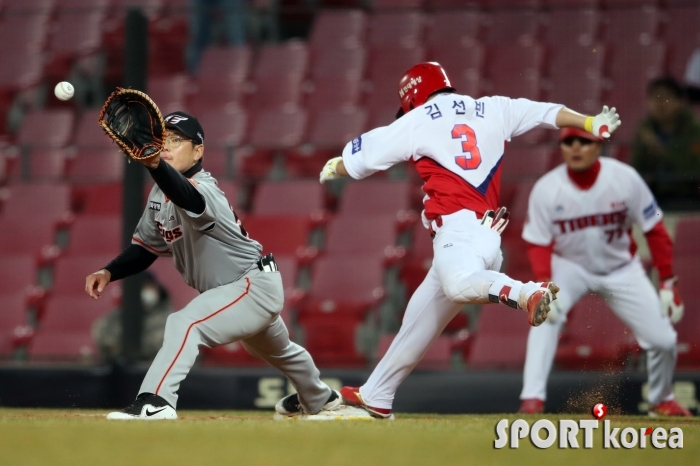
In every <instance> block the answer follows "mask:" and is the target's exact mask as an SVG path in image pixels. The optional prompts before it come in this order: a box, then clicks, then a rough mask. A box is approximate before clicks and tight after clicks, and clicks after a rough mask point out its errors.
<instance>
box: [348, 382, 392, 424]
mask: <svg viewBox="0 0 700 466" xmlns="http://www.w3.org/2000/svg"><path fill="white" fill-rule="evenodd" d="M340 396H342V397H343V401H344V402H345V404H346V405H349V406H357V407H359V408H362V409H364V410H365V411H367V412H368V413H369V414H370V415H372V417H376V418H379V419H394V415H393V414H391V410H390V409H385V408H373V407H372V406H368V405H367V404H365V402H364V401H363V400H362V395H360V388H359V387H343V388H341V389H340Z"/></svg>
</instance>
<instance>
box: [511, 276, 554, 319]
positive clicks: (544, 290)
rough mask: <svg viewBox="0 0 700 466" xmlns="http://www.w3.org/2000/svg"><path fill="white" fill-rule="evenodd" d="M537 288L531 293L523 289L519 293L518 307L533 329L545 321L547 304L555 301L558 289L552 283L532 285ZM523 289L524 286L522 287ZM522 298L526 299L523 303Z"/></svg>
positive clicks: (547, 309)
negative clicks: (525, 312)
mask: <svg viewBox="0 0 700 466" xmlns="http://www.w3.org/2000/svg"><path fill="white" fill-rule="evenodd" d="M534 285H535V286H537V288H536V289H535V290H534V291H532V292H527V291H526V290H525V289H523V291H522V292H521V293H520V296H521V297H520V300H519V301H518V305H519V306H520V307H521V308H522V309H525V311H527V321H528V323H529V324H530V325H532V326H533V327H537V326H539V325H541V324H542V322H544V321H545V319H547V313H548V312H549V304H550V303H551V302H552V301H554V300H555V299H557V293H558V292H559V287H558V286H557V285H555V284H554V283H552V282H543V283H536V284H534ZM523 288H525V286H523ZM523 297H525V298H526V299H525V300H524V302H523Z"/></svg>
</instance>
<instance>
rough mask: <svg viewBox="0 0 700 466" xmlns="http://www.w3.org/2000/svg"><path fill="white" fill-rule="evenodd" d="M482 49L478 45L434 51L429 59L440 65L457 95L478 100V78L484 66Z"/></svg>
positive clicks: (479, 93) (479, 94)
mask: <svg viewBox="0 0 700 466" xmlns="http://www.w3.org/2000/svg"><path fill="white" fill-rule="evenodd" d="M484 55H485V51H484V47H482V46H481V45H478V44H474V45H471V46H461V47H445V48H440V49H434V50H433V51H432V52H431V54H430V59H431V60H434V61H437V62H438V63H440V64H441V65H442V66H443V67H444V68H445V70H446V71H447V74H448V75H449V76H450V79H451V80H452V85H453V86H454V88H455V89H457V92H458V93H459V94H463V95H469V96H472V97H474V98H479V97H480V96H481V95H482V94H481V89H480V87H479V86H480V84H481V82H480V77H481V71H482V69H483V66H484Z"/></svg>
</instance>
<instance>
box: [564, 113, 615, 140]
mask: <svg viewBox="0 0 700 466" xmlns="http://www.w3.org/2000/svg"><path fill="white" fill-rule="evenodd" d="M556 125H557V126H558V127H559V128H563V127H571V128H578V129H582V130H585V131H588V132H589V133H591V134H593V135H594V136H597V137H603V138H609V137H610V135H611V134H612V132H613V131H615V130H616V129H617V128H618V127H619V126H620V116H619V115H618V114H617V112H616V110H615V107H613V108H610V109H609V108H608V106H607V105H606V106H604V107H603V111H602V112H600V113H599V114H598V115H596V116H586V115H582V114H580V113H578V112H575V111H573V110H571V109H568V108H566V107H562V109H561V110H559V113H557V119H556Z"/></svg>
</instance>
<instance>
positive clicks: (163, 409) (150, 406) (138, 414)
mask: <svg viewBox="0 0 700 466" xmlns="http://www.w3.org/2000/svg"><path fill="white" fill-rule="evenodd" d="M107 419H109V420H113V421H114V420H118V421H133V420H141V421H160V420H163V419H177V413H176V412H175V409H174V408H173V407H172V406H170V404H169V403H168V402H167V401H165V400H164V399H163V398H161V397H159V396H158V395H154V394H152V393H141V394H140V395H139V396H137V397H136V399H135V400H134V402H133V403H131V404H130V405H129V406H127V407H126V408H124V409H122V410H121V411H117V412H114V413H109V414H108V415H107Z"/></svg>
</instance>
